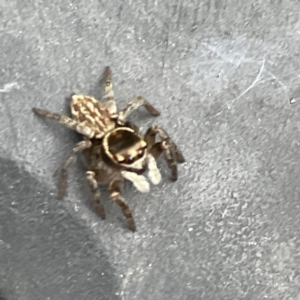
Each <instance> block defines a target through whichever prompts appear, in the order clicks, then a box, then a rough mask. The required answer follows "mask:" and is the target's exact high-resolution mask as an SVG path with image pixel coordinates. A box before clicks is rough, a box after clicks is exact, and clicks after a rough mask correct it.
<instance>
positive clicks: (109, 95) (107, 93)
mask: <svg viewBox="0 0 300 300" xmlns="http://www.w3.org/2000/svg"><path fill="white" fill-rule="evenodd" d="M103 101H106V103H105V105H106V107H107V109H108V111H109V113H110V114H115V113H116V112H117V106H116V102H115V98H114V90H113V86H112V81H111V69H110V67H106V69H105V71H104V97H103Z"/></svg>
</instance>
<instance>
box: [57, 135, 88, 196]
mask: <svg viewBox="0 0 300 300" xmlns="http://www.w3.org/2000/svg"><path fill="white" fill-rule="evenodd" d="M91 145H92V143H91V141H89V140H87V141H81V142H79V143H78V144H77V145H76V146H75V147H74V148H73V149H72V152H71V154H70V155H69V157H68V158H67V160H66V161H65V163H64V164H63V165H62V167H61V170H60V181H59V185H58V195H59V196H60V197H63V196H64V195H65V193H66V189H67V184H68V168H69V167H70V166H71V165H72V164H73V163H74V162H75V161H76V158H77V155H78V154H79V153H80V152H82V151H83V150H85V149H87V148H90V147H91Z"/></svg>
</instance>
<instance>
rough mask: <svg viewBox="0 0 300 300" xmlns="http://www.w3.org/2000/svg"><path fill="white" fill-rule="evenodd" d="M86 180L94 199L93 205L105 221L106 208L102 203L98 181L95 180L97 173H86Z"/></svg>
mask: <svg viewBox="0 0 300 300" xmlns="http://www.w3.org/2000/svg"><path fill="white" fill-rule="evenodd" d="M86 180H87V182H88V184H89V187H90V191H91V193H92V197H93V204H94V209H95V211H96V213H97V214H98V215H99V216H100V217H101V218H102V219H105V211H104V207H103V205H102V203H101V198H100V196H101V194H100V189H99V185H98V182H97V180H96V179H95V172H93V171H87V172H86Z"/></svg>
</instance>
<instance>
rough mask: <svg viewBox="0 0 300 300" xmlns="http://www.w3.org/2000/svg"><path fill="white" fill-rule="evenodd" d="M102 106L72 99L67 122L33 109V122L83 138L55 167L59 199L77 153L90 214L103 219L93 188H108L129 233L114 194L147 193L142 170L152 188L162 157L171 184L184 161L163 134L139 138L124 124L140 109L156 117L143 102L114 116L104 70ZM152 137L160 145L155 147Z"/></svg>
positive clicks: (108, 79) (131, 223)
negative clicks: (126, 190)
mask: <svg viewBox="0 0 300 300" xmlns="http://www.w3.org/2000/svg"><path fill="white" fill-rule="evenodd" d="M104 82H105V84H104V89H105V91H104V97H103V102H100V101H98V100H96V99H95V98H93V97H90V96H86V95H73V96H72V101H71V112H72V116H73V117H72V118H69V117H67V116H64V115H60V114H57V113H52V112H49V111H47V110H43V109H39V108H34V109H33V112H34V113H35V114H36V115H38V116H39V117H46V118H49V119H54V120H56V121H58V122H59V123H61V124H64V125H65V126H67V127H68V128H70V129H73V130H75V131H77V132H78V133H80V134H82V135H83V138H84V139H83V141H81V142H79V143H78V144H77V145H76V146H75V147H74V148H73V150H72V153H71V154H70V155H69V157H68V158H67V160H66V161H65V163H64V164H63V165H62V167H61V171H60V181H59V187H58V191H59V195H60V196H61V197H63V196H64V195H65V192H66V189H67V176H68V175H67V170H68V168H69V167H70V166H71V165H72V164H73V163H74V162H75V160H76V158H77V155H78V154H79V153H80V152H83V153H84V154H85V157H86V161H87V165H88V171H87V172H86V179H87V182H88V184H89V187H90V190H91V193H92V195H93V204H94V207H95V210H96V212H97V213H98V215H100V217H102V218H103V219H104V218H105V211H104V208H103V205H102V204H101V199H100V190H99V186H98V184H100V183H102V184H108V185H109V187H108V189H109V192H110V196H111V198H112V200H113V201H114V202H116V203H117V205H119V206H120V208H121V209H122V212H123V215H124V216H125V217H126V219H127V222H128V227H129V229H131V230H132V231H135V229H136V226H135V222H134V219H133V216H132V213H131V211H130V208H129V206H128V205H127V203H126V202H125V200H124V198H123V197H122V195H121V192H120V186H121V184H122V183H123V182H124V179H127V180H129V181H131V182H132V183H133V185H134V186H135V187H136V188H137V189H138V190H139V191H140V192H142V193H145V192H148V191H149V183H148V181H147V179H146V177H145V176H143V175H142V174H143V173H144V172H145V171H146V170H148V177H149V179H150V181H151V182H152V183H153V184H158V183H159V182H160V180H161V174H160V172H159V170H158V168H157V165H156V159H157V158H158V157H159V156H160V155H161V154H162V153H164V154H165V159H166V161H167V164H168V167H169V168H170V170H171V179H172V180H174V181H175V180H177V163H182V162H184V157H183V155H182V153H181V152H180V150H179V149H178V148H177V146H176V144H175V143H174V142H173V141H172V140H171V138H170V137H169V135H168V134H167V132H166V131H165V130H164V129H162V128H161V127H158V126H153V127H151V128H149V129H148V130H147V132H146V134H145V135H144V136H142V135H141V134H140V133H139V129H138V128H137V126H135V125H134V124H133V123H131V122H129V121H127V120H126V118H127V117H128V116H129V114H130V113H131V112H132V111H133V110H135V109H137V108H139V107H140V106H144V107H145V108H146V109H147V110H148V112H149V113H150V114H151V115H152V116H158V115H159V112H158V111H157V110H156V109H155V108H154V107H153V106H152V105H151V104H150V103H149V102H148V101H146V100H145V99H144V98H143V97H141V96H139V97H136V98H134V99H133V100H132V101H130V102H129V104H128V105H127V106H126V107H125V108H124V109H122V110H121V111H119V112H118V111H117V107H116V103H115V100H114V91H113V89H112V82H111V70H110V68H109V67H107V68H106V70H105V72H104ZM156 135H158V136H159V138H160V141H159V142H156Z"/></svg>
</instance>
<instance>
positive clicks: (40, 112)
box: [32, 108, 95, 138]
mask: <svg viewBox="0 0 300 300" xmlns="http://www.w3.org/2000/svg"><path fill="white" fill-rule="evenodd" d="M32 110H33V112H34V113H35V114H36V115H37V116H39V117H41V118H48V119H52V120H56V121H57V122H59V123H61V124H63V125H65V126H67V127H68V128H70V129H73V130H75V131H77V132H79V133H81V134H83V135H85V136H86V137H88V138H92V137H93V136H94V135H95V131H94V130H93V129H92V128H90V127H88V126H85V125H83V124H81V123H78V122H77V121H76V120H73V119H71V118H69V117H67V116H64V115H60V114H57V113H53V112H51V111H48V110H44V109H40V108H33V109H32Z"/></svg>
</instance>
